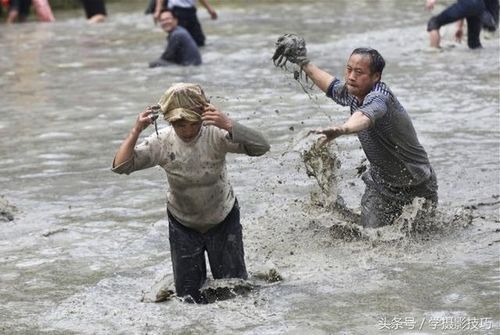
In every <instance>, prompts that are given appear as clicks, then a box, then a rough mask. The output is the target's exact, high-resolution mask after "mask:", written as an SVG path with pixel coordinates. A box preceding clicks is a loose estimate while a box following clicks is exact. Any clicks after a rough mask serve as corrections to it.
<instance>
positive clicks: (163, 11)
mask: <svg viewBox="0 0 500 335" xmlns="http://www.w3.org/2000/svg"><path fill="white" fill-rule="evenodd" d="M167 12H168V13H170V14H172V17H173V18H174V19H179V18H178V17H177V15H175V13H174V12H173V11H172V10H170V9H168V8H165V9H162V10H161V12H160V16H161V14H163V13H167Z"/></svg>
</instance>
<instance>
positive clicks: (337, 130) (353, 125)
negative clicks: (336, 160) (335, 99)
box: [309, 112, 372, 145]
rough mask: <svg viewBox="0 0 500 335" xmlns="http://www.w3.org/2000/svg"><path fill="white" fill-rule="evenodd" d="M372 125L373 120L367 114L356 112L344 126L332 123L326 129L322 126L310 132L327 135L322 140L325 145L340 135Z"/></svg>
mask: <svg viewBox="0 0 500 335" xmlns="http://www.w3.org/2000/svg"><path fill="white" fill-rule="evenodd" d="M371 125H372V120H370V119H369V118H368V117H367V116H366V115H364V114H363V113H361V112H354V113H353V114H352V115H351V117H349V119H347V121H346V122H345V123H344V124H343V125H342V126H335V125H332V126H330V127H328V128H324V129H321V128H320V129H315V130H311V131H310V132H309V133H310V134H320V135H325V138H323V139H322V140H321V142H320V145H325V144H326V143H328V142H330V141H331V140H333V139H335V138H337V137H339V136H342V135H348V134H354V133H357V132H360V131H362V130H365V129H368V128H370V127H371Z"/></svg>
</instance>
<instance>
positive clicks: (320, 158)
mask: <svg viewBox="0 0 500 335" xmlns="http://www.w3.org/2000/svg"><path fill="white" fill-rule="evenodd" d="M334 150H335V151H337V150H336V145H335V144H334V143H332V142H330V143H329V144H327V145H324V146H320V145H319V142H318V141H316V142H315V143H314V144H313V145H312V146H311V147H310V148H308V149H305V150H303V151H302V152H301V158H302V161H303V162H304V165H305V167H306V173H307V176H308V177H314V179H316V182H317V183H318V186H319V188H320V190H321V194H319V195H317V196H316V198H317V199H313V201H315V202H318V203H320V204H322V205H323V206H324V207H326V208H333V207H335V204H336V203H337V198H338V192H339V190H338V184H337V175H338V173H337V172H338V170H339V169H340V165H341V164H340V160H339V159H338V156H337V154H336V152H334Z"/></svg>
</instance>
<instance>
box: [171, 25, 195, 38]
mask: <svg viewBox="0 0 500 335" xmlns="http://www.w3.org/2000/svg"><path fill="white" fill-rule="evenodd" d="M171 34H173V35H189V32H188V31H187V30H186V28H184V27H182V26H177V27H176V28H175V29H174V30H173V31H172V33H171ZM189 36H191V35H189Z"/></svg>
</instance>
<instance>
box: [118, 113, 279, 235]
mask: <svg viewBox="0 0 500 335" xmlns="http://www.w3.org/2000/svg"><path fill="white" fill-rule="evenodd" d="M268 150H269V144H268V143H267V141H266V140H265V139H264V137H263V136H262V135H261V134H260V133H259V132H256V131H254V130H252V129H249V128H247V127H245V126H243V125H241V124H239V123H237V122H234V125H233V131H232V136H231V135H230V134H229V133H228V132H227V131H225V130H222V129H219V128H217V127H215V126H203V127H201V130H200V133H199V134H198V136H197V137H196V138H195V139H194V140H193V141H191V142H189V143H186V142H184V141H182V140H181V139H180V138H179V137H178V136H177V135H176V134H175V131H174V129H173V128H172V127H167V128H164V129H162V130H161V131H160V133H159V136H157V135H156V134H155V133H153V134H152V135H151V136H149V137H148V138H146V139H145V140H144V141H143V142H142V143H141V144H139V145H137V146H136V147H135V149H134V155H133V157H132V158H131V159H130V160H128V161H126V162H124V163H123V164H121V165H119V166H116V167H114V168H113V169H112V171H114V172H116V173H120V174H122V173H125V174H130V173H131V172H133V171H137V170H142V169H146V168H149V167H153V166H161V167H162V168H163V169H164V170H165V172H166V173H167V180H168V184H169V189H168V191H167V208H168V210H169V211H170V213H171V214H172V215H173V216H174V217H175V218H176V219H177V221H179V222H180V223H181V224H183V225H185V226H186V227H189V228H192V229H196V230H198V231H201V232H204V231H206V230H208V229H210V228H212V227H213V226H215V225H217V224H218V223H220V222H222V221H223V220H224V218H225V217H226V216H227V215H228V213H229V212H230V211H231V209H232V208H233V205H234V201H235V196H234V193H233V189H232V187H231V184H230V183H229V180H228V177H227V172H226V154H227V153H230V152H232V153H244V154H247V155H249V156H260V155H263V154H264V153H266V152H267V151H268ZM113 166H114V163H113Z"/></svg>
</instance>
